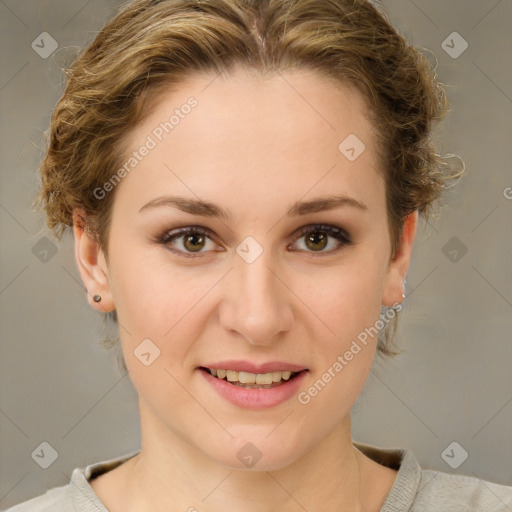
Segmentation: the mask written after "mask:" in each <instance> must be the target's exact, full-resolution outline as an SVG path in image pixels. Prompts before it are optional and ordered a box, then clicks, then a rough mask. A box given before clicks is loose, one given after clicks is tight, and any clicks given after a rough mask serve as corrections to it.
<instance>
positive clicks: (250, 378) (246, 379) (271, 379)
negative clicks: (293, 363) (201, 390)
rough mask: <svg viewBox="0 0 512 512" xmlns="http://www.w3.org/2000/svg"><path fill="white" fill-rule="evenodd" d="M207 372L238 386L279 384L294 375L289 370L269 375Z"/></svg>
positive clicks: (226, 371) (222, 371)
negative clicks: (237, 383) (238, 384)
mask: <svg viewBox="0 0 512 512" xmlns="http://www.w3.org/2000/svg"><path fill="white" fill-rule="evenodd" d="M208 370H209V371H210V373H211V375H213V376H214V377H217V378H218V379H224V378H226V379H227V380H228V381H229V382H239V383H240V384H261V385H270V384H272V383H276V382H281V381H282V380H285V381H286V380H289V379H290V377H291V376H292V375H295V372H291V371H289V370H285V371H282V372H270V373H250V372H235V371H234V370H218V369H212V368H209V369H208Z"/></svg>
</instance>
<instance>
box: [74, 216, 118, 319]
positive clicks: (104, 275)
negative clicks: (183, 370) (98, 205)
mask: <svg viewBox="0 0 512 512" xmlns="http://www.w3.org/2000/svg"><path fill="white" fill-rule="evenodd" d="M86 219H87V216H86V214H85V212H84V211H83V210H82V209H80V208H77V209H75V210H73V234H74V238H75V259H76V263H77V266H78V271H79V272H80V276H81V277H82V281H83V283H84V285H85V287H86V289H87V299H88V301H89V304H90V305H91V306H92V307H93V308H94V309H97V310H98V311H101V312H102V313H108V312H110V311H113V310H114V309H115V305H114V301H113V299H112V293H111V290H110V282H109V274H108V267H107V262H106V259H105V256H104V254H103V251H102V250H101V248H100V245H99V243H98V242H97V241H96V240H95V239H94V238H93V237H92V236H91V235H90V234H89V233H88V232H87V229H86ZM95 295H99V296H100V297H101V301H100V302H95V301H94V300H93V297H94V296H95Z"/></svg>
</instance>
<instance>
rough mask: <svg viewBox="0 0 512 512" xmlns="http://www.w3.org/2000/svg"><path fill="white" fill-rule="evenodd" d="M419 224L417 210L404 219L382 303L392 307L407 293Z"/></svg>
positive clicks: (389, 269) (390, 265)
mask: <svg viewBox="0 0 512 512" xmlns="http://www.w3.org/2000/svg"><path fill="white" fill-rule="evenodd" d="M417 225H418V212H417V211H415V212H413V213H411V214H410V215H408V216H407V217H406V218H405V220H404V225H403V229H402V234H401V236H400V240H399V243H398V245H397V248H396V251H395V255H394V257H393V259H392V261H391V262H390V264H389V268H388V273H387V276H386V283H385V288H384V294H383V297H382V304H383V305H384V306H388V307H392V306H394V305H396V304H398V303H400V302H402V300H403V294H404V293H405V290H404V283H405V278H406V276H407V271H408V270H409V263H410V261H411V254H412V248H413V244H414V239H415V237H416V229H417Z"/></svg>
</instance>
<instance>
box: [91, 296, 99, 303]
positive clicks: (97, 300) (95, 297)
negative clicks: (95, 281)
mask: <svg viewBox="0 0 512 512" xmlns="http://www.w3.org/2000/svg"><path fill="white" fill-rule="evenodd" d="M92 300H93V301H94V302H100V300H101V295H95V296H94V297H93V298H92Z"/></svg>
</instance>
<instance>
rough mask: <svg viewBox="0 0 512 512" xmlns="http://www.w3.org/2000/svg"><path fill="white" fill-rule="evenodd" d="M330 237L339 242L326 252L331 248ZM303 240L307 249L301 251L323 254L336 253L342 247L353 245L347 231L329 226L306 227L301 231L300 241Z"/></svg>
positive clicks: (315, 225) (314, 225)
mask: <svg viewBox="0 0 512 512" xmlns="http://www.w3.org/2000/svg"><path fill="white" fill-rule="evenodd" d="M329 237H332V238H334V239H335V240H337V243H334V244H331V248H330V249H329V250H326V251H324V249H325V248H326V247H327V246H329ZM301 240H304V246H305V247H306V249H300V250H305V251H306V252H313V253H322V254H325V253H331V252H334V251H336V250H338V249H340V248H341V247H343V246H345V245H350V244H351V243H352V242H351V240H350V237H349V235H348V233H347V232H346V231H345V230H343V229H340V228H337V227H336V226H330V225H327V224H313V225H311V226H306V227H305V228H303V229H302V230H301V231H300V234H299V238H298V241H301ZM332 245H334V247H332ZM315 256H316V255H315Z"/></svg>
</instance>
